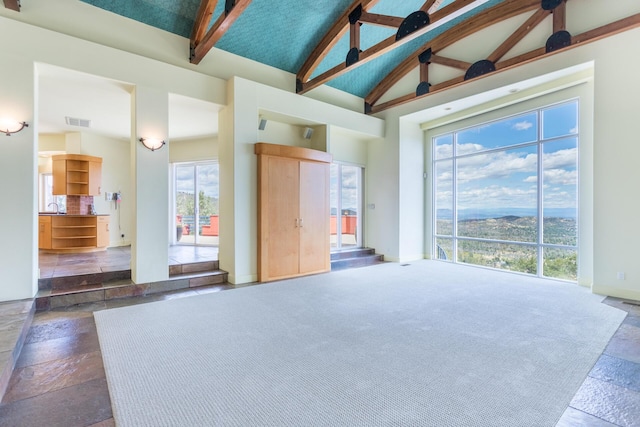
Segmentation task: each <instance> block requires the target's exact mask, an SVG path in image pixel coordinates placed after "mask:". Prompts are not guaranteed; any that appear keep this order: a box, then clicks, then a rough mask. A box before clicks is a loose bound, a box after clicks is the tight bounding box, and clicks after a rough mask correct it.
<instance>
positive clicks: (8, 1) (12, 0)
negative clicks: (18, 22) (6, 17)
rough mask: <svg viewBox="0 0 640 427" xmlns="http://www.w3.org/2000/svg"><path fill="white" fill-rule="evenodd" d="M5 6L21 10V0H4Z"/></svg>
mask: <svg viewBox="0 0 640 427" xmlns="http://www.w3.org/2000/svg"><path fill="white" fill-rule="evenodd" d="M4 7H6V8H7V9H11V10H15V11H16V12H20V0H4Z"/></svg>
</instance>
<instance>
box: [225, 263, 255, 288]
mask: <svg viewBox="0 0 640 427" xmlns="http://www.w3.org/2000/svg"><path fill="white" fill-rule="evenodd" d="M221 268H222V267H221ZM257 281H258V275H257V274H245V275H243V276H235V275H232V274H231V273H229V275H228V276H227V282H229V283H231V284H232V285H245V284H247V283H253V282H257Z"/></svg>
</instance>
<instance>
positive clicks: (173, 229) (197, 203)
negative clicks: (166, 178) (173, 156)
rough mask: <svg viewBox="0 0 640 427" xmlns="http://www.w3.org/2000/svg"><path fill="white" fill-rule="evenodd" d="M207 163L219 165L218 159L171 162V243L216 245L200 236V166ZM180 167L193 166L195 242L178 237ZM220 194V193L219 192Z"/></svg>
mask: <svg viewBox="0 0 640 427" xmlns="http://www.w3.org/2000/svg"><path fill="white" fill-rule="evenodd" d="M207 165H218V161H217V160H215V159H213V160H197V161H190V162H175V163H172V164H171V177H172V179H171V183H172V184H171V197H170V200H171V212H172V216H171V221H170V226H169V229H170V233H171V234H170V236H171V244H172V245H183V246H216V244H215V243H202V242H201V241H199V240H200V237H202V236H201V235H200V233H199V230H200V212H199V210H200V200H199V198H200V194H199V193H200V192H199V188H200V187H199V184H198V167H199V166H207ZM179 167H192V168H193V184H194V194H193V199H194V200H193V203H194V205H193V210H194V213H193V215H194V224H193V232H192V233H193V236H194V241H193V242H180V241H178V238H177V233H176V224H175V219H176V218H177V216H178V212H177V206H176V204H177V197H176V196H177V190H178V187H177V179H178V174H177V169H178V168H179ZM218 194H219V193H218Z"/></svg>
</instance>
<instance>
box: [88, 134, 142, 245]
mask: <svg viewBox="0 0 640 427" xmlns="http://www.w3.org/2000/svg"><path fill="white" fill-rule="evenodd" d="M130 144H131V143H130V141H125V140H120V139H115V138H109V137H106V136H102V135H96V134H91V133H86V132H83V133H82V154H86V155H89V156H96V157H100V158H102V195H99V196H94V197H93V202H94V206H95V208H96V212H97V213H99V214H108V215H109V246H125V245H129V244H131V227H132V224H131V215H132V200H131V197H132V191H131V170H130V167H129V163H130V161H131V153H130V151H131V147H130ZM117 191H120V192H121V194H122V201H121V202H120V203H119V204H117V205H116V203H115V202H113V201H107V200H105V197H104V193H105V192H110V193H114V192H117ZM122 234H124V238H123V237H121V235H122Z"/></svg>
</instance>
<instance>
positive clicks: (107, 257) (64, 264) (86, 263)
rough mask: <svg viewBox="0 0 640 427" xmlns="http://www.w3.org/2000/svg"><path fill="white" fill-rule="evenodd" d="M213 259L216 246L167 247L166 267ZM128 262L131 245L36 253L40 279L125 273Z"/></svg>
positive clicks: (216, 252)
mask: <svg viewBox="0 0 640 427" xmlns="http://www.w3.org/2000/svg"><path fill="white" fill-rule="evenodd" d="M217 259H218V247H217V246H182V245H174V246H169V266H172V265H176V264H185V263H190V262H200V261H211V260H217ZM130 261H131V246H118V247H113V248H108V249H107V250H104V251H97V252H87V253H81V254H52V253H46V252H43V251H39V253H38V266H39V268H40V278H41V279H48V278H52V277H64V276H77V275H82V274H97V273H107V272H113V271H121V270H129V269H130V268H131V267H130Z"/></svg>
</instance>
